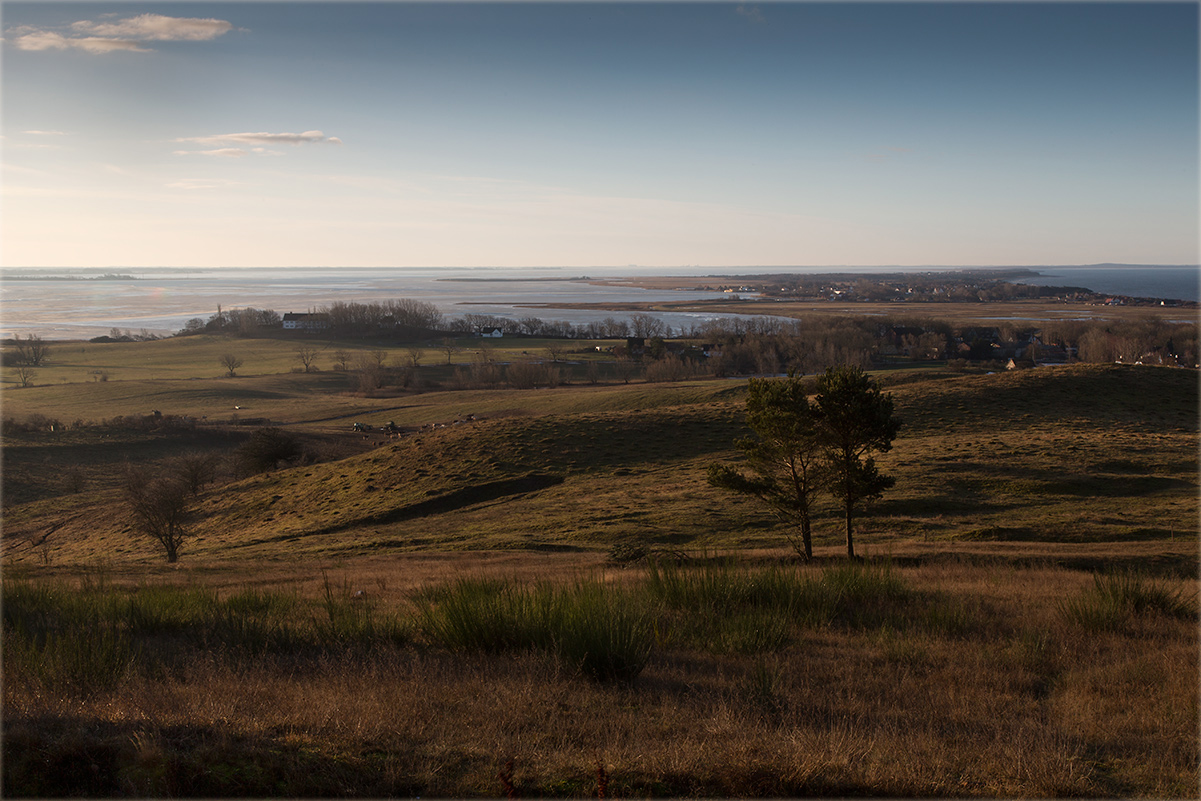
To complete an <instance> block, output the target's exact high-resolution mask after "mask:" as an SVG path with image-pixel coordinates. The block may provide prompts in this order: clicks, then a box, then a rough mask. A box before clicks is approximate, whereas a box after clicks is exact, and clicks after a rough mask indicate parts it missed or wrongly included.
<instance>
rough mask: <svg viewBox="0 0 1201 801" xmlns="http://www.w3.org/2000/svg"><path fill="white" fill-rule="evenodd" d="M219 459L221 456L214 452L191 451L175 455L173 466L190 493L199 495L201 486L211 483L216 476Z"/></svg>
mask: <svg viewBox="0 0 1201 801" xmlns="http://www.w3.org/2000/svg"><path fill="white" fill-rule="evenodd" d="M220 461H221V457H219V456H218V455H217V454H215V453H200V452H192V453H185V454H183V455H182V456H177V457H176V458H175V460H174V467H175V472H176V474H177V475H178V476H179V478H180V480H181V481H183V483H184V484H185V485H186V486H187V488H188V489H189V490H191V492H192V494H193V495H199V494H200V488H201V487H203V486H204V485H205V484H211V483H212V482H213V481H214V480H215V479H216V478H217V464H218V463H219V462H220Z"/></svg>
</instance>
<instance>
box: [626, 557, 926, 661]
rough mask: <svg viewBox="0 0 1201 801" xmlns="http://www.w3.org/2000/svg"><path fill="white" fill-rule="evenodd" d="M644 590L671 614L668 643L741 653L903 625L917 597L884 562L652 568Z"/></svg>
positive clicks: (731, 563) (661, 565) (719, 563)
mask: <svg viewBox="0 0 1201 801" xmlns="http://www.w3.org/2000/svg"><path fill="white" fill-rule="evenodd" d="M646 586H647V589H648V592H649V593H650V594H651V596H652V597H654V598H656V599H658V600H660V601H661V602H662V603H663V605H664V606H665V607H666V608H667V609H669V610H671V611H672V612H674V614H673V615H671V616H670V620H669V625H668V626H666V627H665V629H664V630H665V632H666V637H667V638H668V639H669V640H672V639H675V640H679V641H681V642H684V643H687V644H690V645H692V646H697V647H703V648H705V649H706V650H710V651H717V652H721V653H740V654H753V653H765V652H771V651H778V650H780V649H781V648H784V647H785V646H787V645H788V644H789V643H790V642H791V641H792V639H793V635H794V633H795V630H796V629H798V628H808V629H814V628H823V627H827V626H844V627H848V628H871V627H875V626H881V625H896V626H902V625H905V617H904V615H905V612H906V606H907V604H908V603H909V601H910V600H911V599H912V597H913V593H911V592H910V590H909V589H908V588H907V586H906V585H905V583H904V581H902V580H901V578H900V577H899V576H898V575H897V574H896V573H894V572H893V571H892V568H891V566H890V565H888V564H887V563H882V564H871V563H862V562H851V563H847V564H843V565H838V566H834V567H830V568H826V569H825V570H820V571H819V570H813V569H809V568H801V567H796V566H782V565H773V566H768V567H753V566H747V565H741V564H738V563H737V562H735V561H733V560H716V561H712V562H709V563H706V564H702V565H699V566H688V565H680V564H675V563H662V562H652V563H651V564H650V565H649V567H648V570H647V582H646Z"/></svg>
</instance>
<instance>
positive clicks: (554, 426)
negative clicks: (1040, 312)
mask: <svg viewBox="0 0 1201 801" xmlns="http://www.w3.org/2000/svg"><path fill="white" fill-rule="evenodd" d="M238 345H239V346H242V345H245V347H246V350H245V355H244V357H243V358H244V368H243V369H240V370H239V371H238V375H237V376H236V377H232V378H229V377H224V376H222V369H221V367H220V366H219V365H218V364H217V359H218V358H219V356H220V353H221V352H222V351H223V349H224V348H226V347H228V343H226V342H223V341H221V340H219V339H217V338H206V337H196V338H188V339H181V340H170V341H162V342H144V343H116V344H111V345H100V344H96V345H93V344H90V343H89V344H87V345H70V346H66V345H56V348H57V349H58V350H57V355H56V357H55V359H54V364H53V365H52V366H49V367H47V368H43V372H42V373H41V375H42V376H44V379H45V380H42V379H39V382H38V384H39V385H38V386H34V387H27V388H14V387H13V386H12V385H11V384H9V385H6V388H5V397H4V401H5V403H4V415H5V417H6V423H5V426H6V428H5V436H4V485H5V494H4V536H3V546H4V563H3V567H4V571H5V581H4V594H5V597H4V615H5V619H4V638H5V639H4V653H5V657H4V659H5V683H4V759H5V771H4V780H3V781H4V787H3V790H4V792H5V794H6V795H11V796H17V795H36V796H62V795H73V794H85V795H117V794H125V795H130V794H132V795H142V796H163V795H178V794H199V795H210V796H226V795H259V796H265V795H299V796H325V795H334V794H338V795H355V796H365V797H378V796H382V795H423V796H433V797H437V796H475V797H479V796H493V797H495V796H500V795H507V794H510V793H513V794H516V795H542V796H558V797H587V796H592V797H595V796H597V795H598V794H606V795H609V796H619V795H640V796H681V795H709V796H714V795H717V796H731V795H752V796H784V795H807V796H815V795H893V796H909V795H923V796H998V795H1001V796H1014V797H1016V796H1033V795H1038V796H1051V795H1085V796H1094V797H1100V796H1106V797H1113V796H1130V795H1139V796H1151V797H1179V796H1185V795H1190V794H1192V793H1193V792H1194V791H1195V788H1196V785H1197V781H1198V775H1197V765H1198V761H1199V754H1198V738H1197V720H1198V690H1197V686H1198V683H1197V678H1198V664H1197V661H1198V659H1197V655H1198V636H1197V626H1196V623H1197V620H1196V617H1197V600H1196V599H1197V578H1196V577H1197V569H1198V542H1197V537H1196V529H1197V512H1198V506H1197V505H1198V495H1197V486H1198V466H1197V445H1198V438H1197V435H1198V386H1197V380H1196V374H1195V373H1194V372H1192V371H1186V370H1172V369H1166V368H1151V367H1133V366H1119V365H1074V366H1069V367H1058V368H1043V369H1038V370H1029V371H1021V372H1014V373H1005V374H1000V373H999V374H995V375H983V374H976V375H957V374H952V373H949V372H946V371H941V370H926V371H921V370H919V371H908V372H902V371H896V372H888V373H881V374H879V379H880V381H881V382H882V383H883V384H884V386H885V388H886V389H887V390H888V391H890V392H892V393H893V396H894V399H895V402H896V410H897V416H898V417H899V418H900V419H901V420H902V426H903V427H902V429H901V434H900V436H899V437H898V439H897V440H896V443H895V445H894V448H893V450H892V451H890V452H888V453H886V454H883V455H881V456H880V458H879V463H880V466H881V468H882V469H883V470H884V471H885V472H886V473H889V474H891V475H894V476H895V477H896V479H897V483H896V486H895V487H894V488H893V489H891V490H889V491H888V492H886V493H885V494H884V496H883V497H882V498H881V499H880V500H878V501H876V502H874V503H873V504H872V505H871V506H870V507H869V508H868V509H867V510H866V513H865V514H864V516H863V517H862V518H861V523H860V526H859V529H858V531H857V542H858V543H859V549H860V552H861V553H862V554H864V555H865V556H866V560H865V561H864V563H863V564H850V565H848V564H847V563H846V562H845V560H844V559H842V558H840V557H839V554H840V553H841V552H842V543H841V533H840V529H839V519H838V512H837V509H835V508H834V507H833V506H832V505H831V504H830V503H829V502H825V501H824V502H823V504H822V505H821V506H819V508H818V510H817V512H818V513H817V519H816V531H815V534H816V540H815V541H816V546H817V547H816V548H815V551H816V555H817V559H816V561H815V563H814V564H811V565H802V564H799V563H798V562H797V561H796V560H795V555H794V554H792V552H791V551H790V550H789V549H788V548H787V547H785V546H784V542H785V541H784V537H783V534H784V531H783V529H781V527H780V526H781V524H780V523H779V522H778V521H777V520H776V519H775V518H774V517H772V516H771V515H770V514H769V513H768V512H767V510H766V509H765V508H763V507H760V506H758V505H756V504H755V503H754V502H753V500H751V499H747V498H744V497H741V496H733V495H726V494H724V493H720V492H719V491H718V490H715V489H714V488H712V487H709V486H708V485H707V483H706V481H705V469H706V467H707V465H708V464H710V463H712V462H714V461H730V462H733V461H735V460H736V459H737V458H738V457H737V451H736V449H735V448H734V447H733V442H734V440H735V439H736V438H738V437H740V436H745V435H746V429H745V426H744V423H743V413H742V406H743V397H744V392H745V381H742V380H716V379H709V380H695V381H684V382H676V383H659V384H648V383H642V382H631V383H628V384H627V383H625V382H624V381H621V380H616V378H615V377H612V376H610V377H609V378H608V379H602V380H600V381H597V382H596V383H590V382H583V381H579V380H576V381H571V382H570V383H564V384H563V385H560V386H557V387H544V388H540V389H530V390H518V389H508V388H497V389H478V388H477V389H451V388H449V387H447V386H445V385H442V386H437V387H435V384H442V381H440V380H439V381H435V380H433V378H432V377H433V376H434V375H435V374H438V375H445V374H446V373H435V371H445V370H446V369H448V368H447V366H446V365H445V364H444V362H445V361H446V354H445V353H440V352H437V351H436V350H435V349H434V348H432V347H431V348H429V349H428V352H427V353H426V354H425V355H423V356H422V357H420V361H419V366H418V367H417V368H416V369H417V372H418V374H419V375H420V374H424V375H426V376H429V377H431V380H429V381H428V382H426V383H425V384H424V385H423V384H422V383H420V382H418V383H417V384H415V385H414V386H412V387H410V388H408V389H399V388H398V389H394V390H393V391H389V392H388V393H386V394H383V395H381V396H376V397H371V396H368V395H365V394H363V393H358V392H354V391H352V388H351V387H350V386H349V385H348V382H347V376H346V375H345V374H344V373H342V372H341V371H335V370H333V369H330V368H329V366H328V365H326V364H321V363H320V360H319V366H320V367H321V368H322V369H321V370H320V371H319V372H310V373H304V372H296V371H294V370H295V368H297V367H298V363H296V362H295V352H294V351H295V343H293V342H285V341H278V342H277V341H272V340H245V341H242V340H239V341H238ZM75 347H79V348H80V351H79V353H78V355H76V353H75V352H74V348H75ZM531 347H532V346H531V344H530V343H529V342H523V343H522V345H521V347H520V348H519V349H517V350H516V351H515V352H510V353H508V354H507V355H506V356H505V358H510V357H511V358H520V357H521V356H522V354H521V353H520V350H526V351H527V354H525V355H526V356H529V355H530V354H529V350H530V348H531ZM337 349H340V346H339V345H338V344H337V343H329V344H328V345H327V346H326V350H327V351H333V350H337ZM407 352H408V349H406V348H404V347H399V346H398V347H394V348H392V349H390V350H389V352H388V354H387V358H388V359H392V358H404V356H405V354H406V353H407ZM470 358H472V357H471V354H470V353H469V352H467V351H460V352H457V353H455V352H452V353H451V360H452V365H451V366H450V368H449V369H451V370H453V367H454V366H455V364H465V363H466V362H467V361H469V360H470ZM497 358H498V360H499V359H500V356H498V357H497ZM570 358H571V359H577V360H579V361H583V360H584V359H585V354H579V356H578V357H577V356H572V357H570ZM255 365H257V366H255ZM94 370H107V371H109V375H108V376H107V379H106V380H103V381H101V380H99V378H98V375H99V374H97V373H94V372H92V371H94ZM52 371H60V372H58V373H54V372H52ZM118 371H121V372H118ZM126 371H127V372H126ZM234 407H242V408H241V409H235V408H234ZM152 410H159V411H160V412H161V414H162V415H163V420H166V421H167V422H163V421H162V420H159V419H157V418H155V417H154V416H153V415H151V411H152ZM360 421H361V422H365V423H368V424H370V425H371V426H372V427H373V428H376V427H378V426H380V425H383V424H384V423H385V422H388V421H393V422H395V423H396V424H397V426H398V427H399V428H400V429H401V431H402V433H401V435H400V436H399V437H398V438H397V437H389V436H387V435H385V434H383V433H381V432H379V431H372V432H371V433H369V434H360V433H356V432H353V431H351V423H353V422H360ZM51 423H54V424H55V425H54V426H53V430H52V429H51ZM267 424H269V425H271V426H274V427H278V428H279V429H281V430H282V431H285V432H287V433H289V434H291V435H293V436H294V437H295V438H296V439H297V441H298V442H299V443H300V444H301V446H302V455H301V456H300V457H297V458H296V459H294V460H293V461H291V462H289V463H285V464H281V465H279V466H278V467H277V468H275V469H273V470H270V471H267V472H263V473H255V474H248V473H246V472H245V471H244V470H243V469H242V468H240V467H238V463H237V460H236V458H235V457H236V454H237V452H238V449H239V448H240V447H241V446H242V445H243V444H244V443H245V442H246V441H247V440H248V437H249V435H250V433H251V432H252V431H254V430H256V429H257V428H259V427H261V426H262V425H267ZM194 453H207V454H211V455H213V456H214V457H215V458H216V459H217V464H218V465H219V466H218V468H217V470H216V472H215V475H214V476H213V480H211V481H210V482H207V483H205V484H204V485H203V486H202V487H201V488H200V489H199V490H198V492H197V494H196V496H195V498H194V500H193V502H192V507H193V510H194V514H193V516H192V518H191V519H190V521H189V527H190V528H189V532H190V536H189V537H188V539H187V540H186V541H185V544H184V548H183V551H182V556H181V558H180V561H179V562H178V563H176V564H174V565H168V564H167V563H166V562H165V560H164V559H163V555H162V553H161V550H159V549H158V546H157V545H156V544H155V543H154V542H153V541H151V540H149V539H148V538H145V537H143V536H140V535H139V534H138V533H137V531H136V530H135V528H134V527H133V525H132V524H131V520H130V518H129V516H128V512H127V509H126V505H125V502H124V500H123V494H122V490H121V487H122V476H123V470H124V465H125V464H126V463H127V462H128V463H138V464H142V465H147V466H151V467H154V468H155V469H158V470H162V471H168V470H171V469H174V467H173V465H175V464H176V462H175V461H173V460H177V459H178V458H179V457H180V456H181V455H183V454H194ZM452 610H458V611H457V612H456V613H455V616H453V618H452V617H451V616H450V613H451V611H452ZM452 619H453V620H454V621H457V623H455V624H454V625H451V621H452ZM473 631H474V632H477V633H478V632H484V633H488V634H489V636H490V637H491V639H482V640H481V639H479V638H478V635H477V634H472V633H471V632H473ZM505 632H508V633H507V634H505ZM501 634H503V636H497V635H501ZM573 643H577V644H580V645H578V648H582V649H583V651H582V652H581V651H579V650H573V648H576V647H577V646H575V645H573ZM582 653H587V654H593V655H595V654H598V653H604V654H612V657H611V660H610V661H609V662H602V663H601V664H602V666H601V667H590V666H589V665H593V664H594V663H593V662H590V661H589V659H591V658H592V657H588V658H585V657H584V656H583V655H581V654H582ZM606 658H609V657H606ZM606 664H608V665H624V666H626V667H621V668H606V667H603V665H606Z"/></svg>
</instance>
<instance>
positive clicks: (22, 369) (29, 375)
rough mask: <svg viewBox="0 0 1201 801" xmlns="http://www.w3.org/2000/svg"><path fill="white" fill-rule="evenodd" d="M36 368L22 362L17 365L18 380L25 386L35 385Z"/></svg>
mask: <svg viewBox="0 0 1201 801" xmlns="http://www.w3.org/2000/svg"><path fill="white" fill-rule="evenodd" d="M36 372H37V371H36V370H34V368H32V367H30V366H29V365H27V364H22V365H19V366H18V367H17V380H18V381H20V382H21V386H23V387H32V386H33V377H34V375H36Z"/></svg>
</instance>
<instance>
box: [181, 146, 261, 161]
mask: <svg viewBox="0 0 1201 801" xmlns="http://www.w3.org/2000/svg"><path fill="white" fill-rule="evenodd" d="M172 152H173V154H174V155H176V156H216V157H218V158H232V159H236V158H241V157H242V156H249V155H250V151H249V150H246V149H245V148H241V147H222V148H218V149H217V150H175V151H172Z"/></svg>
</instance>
